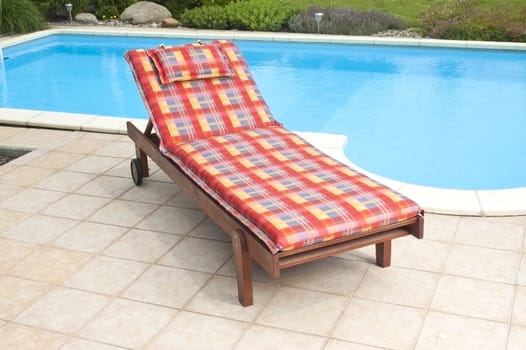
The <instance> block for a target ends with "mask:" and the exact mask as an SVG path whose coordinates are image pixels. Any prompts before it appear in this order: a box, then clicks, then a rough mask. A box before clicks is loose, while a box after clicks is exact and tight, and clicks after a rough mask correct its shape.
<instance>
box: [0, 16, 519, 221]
mask: <svg viewBox="0 0 526 350" xmlns="http://www.w3.org/2000/svg"><path fill="white" fill-rule="evenodd" d="M60 33H67V34H87V35H117V36H127V35H129V36H131V35H133V36H137V35H141V36H146V37H159V38H162V37H177V38H182V39H184V38H188V39H229V40H265V41H286V42H317V43H347V44H364V45H401V46H420V47H426V46H428V47H448V48H472V49H499V50H521V51H526V44H522V43H508V42H479V41H459V40H438V39H420V38H390V37H373V36H370V37H369V36H340V35H319V34H316V35H313V34H298V33H274V32H272V33H271V32H240V31H213V30H194V29H179V28H178V29H173V28H170V29H160V28H143V27H140V28H134V27H133V28H132V27H106V26H104V27H96V26H85V27H81V26H75V27H62V26H61V27H57V28H52V29H48V30H44V31H40V32H35V33H31V34H26V35H19V36H13V37H4V38H0V48H2V47H6V46H12V45H16V44H19V43H23V42H25V41H28V40H33V39H37V38H42V37H45V36H49V35H53V34H60ZM128 120H131V121H132V122H133V123H134V124H135V125H137V126H138V127H139V128H142V129H144V127H145V126H146V123H147V120H144V119H127V118H119V117H107V116H100V115H85V114H74V113H58V112H49V111H36V110H25V109H13V108H0V124H3V125H12V126H24V127H44V128H59V129H66V130H78V131H89V132H104V133H119V134H126V121H128ZM298 134H300V135H301V136H303V137H304V138H305V139H306V140H307V141H309V142H311V143H312V144H314V145H315V146H316V147H318V148H320V149H321V150H322V151H324V152H326V153H327V154H329V155H330V156H332V157H334V158H335V159H338V160H340V161H342V162H343V163H345V164H348V165H350V166H352V167H353V168H355V169H357V170H359V171H361V172H363V173H365V174H367V175H368V176H370V177H372V178H373V179H375V180H377V181H379V182H381V183H383V184H386V185H388V186H389V187H391V188H393V189H395V190H397V191H399V192H401V193H402V194H404V195H406V196H408V197H410V198H412V199H414V200H415V201H416V202H417V203H419V204H420V205H421V206H422V207H423V208H424V210H426V211H427V212H431V213H437V214H452V215H470V216H513V215H524V214H526V187H520V188H513V189H503V190H453V189H442V188H434V187H426V186H419V185H414V184H410V183H403V182H399V181H395V180H391V179H388V178H385V177H382V176H379V175H377V174H374V173H371V172H369V171H367V170H365V169H362V168H360V167H358V166H356V165H355V164H353V163H352V161H351V160H349V159H348V158H347V157H346V156H345V155H344V152H343V150H344V147H345V145H346V142H347V138H346V136H344V135H334V134H323V133H315V132H299V133H298Z"/></svg>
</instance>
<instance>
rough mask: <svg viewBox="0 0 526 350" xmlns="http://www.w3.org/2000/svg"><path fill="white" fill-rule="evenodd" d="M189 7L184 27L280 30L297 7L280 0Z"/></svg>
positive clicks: (184, 19)
mask: <svg viewBox="0 0 526 350" xmlns="http://www.w3.org/2000/svg"><path fill="white" fill-rule="evenodd" d="M222 2H225V3H227V4H226V5H225V6H224V7H222V6H218V5H209V6H202V7H199V8H194V9H190V10H187V11H185V12H184V13H183V15H182V16H181V18H180V20H181V23H182V25H183V26H185V27H192V28H207V29H240V30H260V31H278V30H281V29H283V28H284V27H286V26H287V22H288V20H289V18H290V17H291V16H292V15H293V14H294V13H295V10H294V9H293V8H292V7H290V6H289V5H287V4H286V2H284V1H280V0H240V1H235V2H228V1H222Z"/></svg>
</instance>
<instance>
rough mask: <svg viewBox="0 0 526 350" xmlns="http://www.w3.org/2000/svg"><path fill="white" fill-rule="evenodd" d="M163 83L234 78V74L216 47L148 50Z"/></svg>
mask: <svg viewBox="0 0 526 350" xmlns="http://www.w3.org/2000/svg"><path fill="white" fill-rule="evenodd" d="M148 55H149V56H150V57H151V59H152V60H153V63H154V64H155V67H156V68H157V71H158V72H159V78H160V80H161V83H163V84H170V83H174V82H176V81H185V80H197V79H208V78H220V77H231V76H232V75H233V74H234V72H233V71H232V69H230V66H229V64H228V61H227V60H226V58H225V57H224V55H223V53H222V52H221V49H220V48H219V47H218V46H217V45H214V44H208V45H201V44H199V43H196V44H188V45H183V46H175V47H173V46H168V47H164V46H161V47H158V48H155V49H149V50H148Z"/></svg>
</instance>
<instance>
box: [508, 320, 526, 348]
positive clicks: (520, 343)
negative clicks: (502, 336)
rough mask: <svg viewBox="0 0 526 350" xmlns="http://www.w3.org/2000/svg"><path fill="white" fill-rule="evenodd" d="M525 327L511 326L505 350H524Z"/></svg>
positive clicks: (525, 339)
mask: <svg viewBox="0 0 526 350" xmlns="http://www.w3.org/2000/svg"><path fill="white" fill-rule="evenodd" d="M525 344H526V327H519V326H513V325H512V326H511V327H510V335H509V340H508V347H507V350H524V346H525Z"/></svg>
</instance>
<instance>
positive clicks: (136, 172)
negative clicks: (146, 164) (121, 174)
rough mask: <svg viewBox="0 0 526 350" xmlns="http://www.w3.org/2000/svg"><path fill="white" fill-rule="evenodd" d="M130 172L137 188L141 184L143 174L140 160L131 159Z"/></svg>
mask: <svg viewBox="0 0 526 350" xmlns="http://www.w3.org/2000/svg"><path fill="white" fill-rule="evenodd" d="M130 170H131V175H132V179H133V183H134V184H135V185H137V186H140V185H141V184H142V178H143V172H142V165H141V161H140V159H137V158H135V159H132V160H131V163H130Z"/></svg>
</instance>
